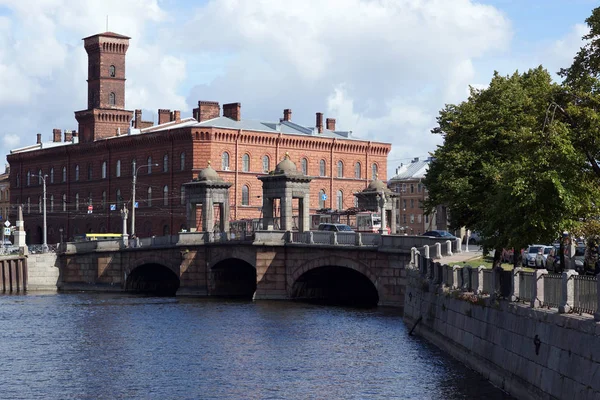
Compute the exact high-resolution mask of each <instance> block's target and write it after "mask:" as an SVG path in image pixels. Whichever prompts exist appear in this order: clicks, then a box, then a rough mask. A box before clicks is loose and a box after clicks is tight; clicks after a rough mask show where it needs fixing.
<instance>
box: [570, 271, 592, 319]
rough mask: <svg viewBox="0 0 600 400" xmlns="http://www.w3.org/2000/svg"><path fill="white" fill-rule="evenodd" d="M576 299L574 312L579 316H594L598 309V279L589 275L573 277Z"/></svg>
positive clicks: (574, 300)
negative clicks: (586, 314)
mask: <svg viewBox="0 0 600 400" xmlns="http://www.w3.org/2000/svg"><path fill="white" fill-rule="evenodd" d="M573 284H574V285H573V286H574V288H573V289H574V294H575V296H574V299H573V311H574V312H577V313H579V314H581V313H588V314H593V313H595V312H596V310H597V308H598V295H597V293H596V290H597V289H596V288H597V285H598V284H597V278H596V277H594V276H587V275H575V276H573Z"/></svg>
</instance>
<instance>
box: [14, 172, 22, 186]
mask: <svg viewBox="0 0 600 400" xmlns="http://www.w3.org/2000/svg"><path fill="white" fill-rule="evenodd" d="M20 185H21V179H20V178H19V174H17V176H16V185H15V186H16V187H19V186H20Z"/></svg>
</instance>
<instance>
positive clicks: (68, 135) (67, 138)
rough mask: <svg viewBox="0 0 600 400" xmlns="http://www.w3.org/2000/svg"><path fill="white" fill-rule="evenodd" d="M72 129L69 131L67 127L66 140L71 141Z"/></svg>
mask: <svg viewBox="0 0 600 400" xmlns="http://www.w3.org/2000/svg"><path fill="white" fill-rule="evenodd" d="M71 137H72V136H71V131H68V130H66V129H65V142H70V141H71Z"/></svg>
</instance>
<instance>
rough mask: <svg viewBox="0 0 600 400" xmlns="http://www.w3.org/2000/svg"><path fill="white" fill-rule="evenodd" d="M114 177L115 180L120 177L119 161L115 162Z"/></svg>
mask: <svg viewBox="0 0 600 400" xmlns="http://www.w3.org/2000/svg"><path fill="white" fill-rule="evenodd" d="M115 175H116V176H117V178H118V177H120V176H121V160H117V165H116V168H115Z"/></svg>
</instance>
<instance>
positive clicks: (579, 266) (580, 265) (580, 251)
mask: <svg viewBox="0 0 600 400" xmlns="http://www.w3.org/2000/svg"><path fill="white" fill-rule="evenodd" d="M573 259H574V265H573V266H572V267H570V268H574V269H575V270H576V271H582V273H583V271H585V268H584V262H585V246H584V245H577V247H575V256H574V257H573ZM550 270H552V271H554V272H559V271H562V270H563V269H562V268H561V265H560V246H559V245H555V246H554V268H550Z"/></svg>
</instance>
